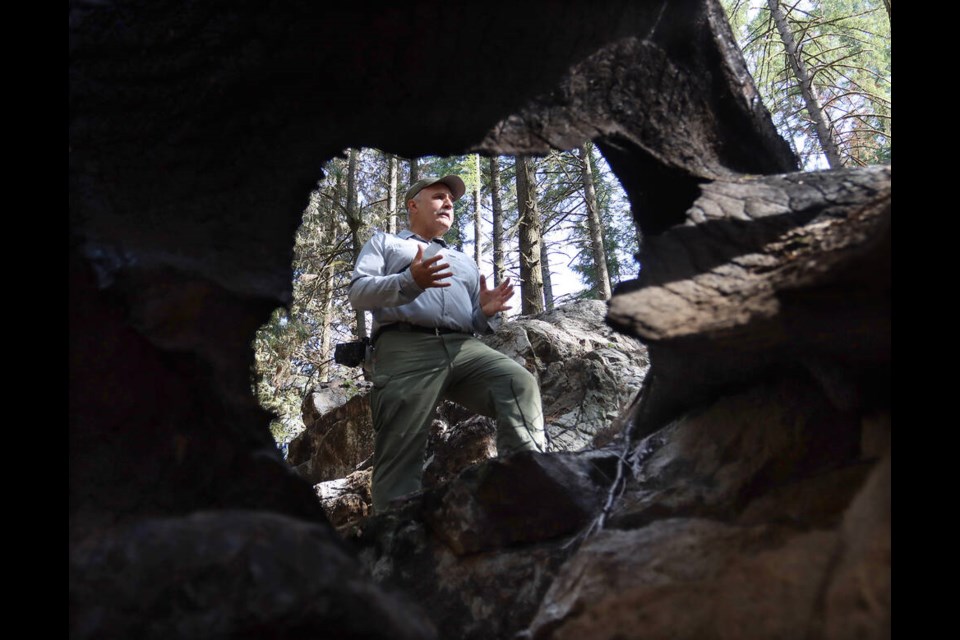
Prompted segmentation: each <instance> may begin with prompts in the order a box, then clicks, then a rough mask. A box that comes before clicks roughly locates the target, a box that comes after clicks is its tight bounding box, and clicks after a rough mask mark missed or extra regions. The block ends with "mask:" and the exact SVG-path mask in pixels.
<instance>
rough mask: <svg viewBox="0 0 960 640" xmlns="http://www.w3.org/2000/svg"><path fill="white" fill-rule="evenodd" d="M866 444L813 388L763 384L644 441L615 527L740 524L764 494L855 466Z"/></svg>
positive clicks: (785, 382) (806, 383)
mask: <svg viewBox="0 0 960 640" xmlns="http://www.w3.org/2000/svg"><path fill="white" fill-rule="evenodd" d="M859 440H860V424H859V421H858V420H857V419H856V417H855V416H853V415H851V414H849V413H843V412H839V411H837V410H836V409H835V408H834V407H833V406H832V405H831V404H830V402H829V401H828V399H827V398H826V397H825V396H824V394H823V393H822V392H821V390H820V389H819V388H818V387H817V386H816V385H815V383H814V382H813V381H811V380H809V379H806V380H805V379H803V378H784V379H781V380H771V381H769V382H766V383H761V384H758V385H757V386H755V387H753V388H751V389H747V390H745V391H742V392H740V393H738V394H731V395H729V396H726V397H723V398H721V399H719V400H717V401H716V402H714V403H713V404H710V405H708V406H705V407H702V408H700V409H698V410H693V411H691V412H690V413H688V414H687V415H685V416H683V417H681V418H679V419H677V420H675V421H674V422H672V423H670V424H669V425H667V426H665V427H664V428H663V429H661V430H659V431H657V432H655V433H653V434H652V435H650V436H648V437H646V438H644V439H643V440H642V441H641V442H639V443H638V444H637V446H636V449H635V451H634V454H633V455H634V458H635V461H634V466H635V469H636V472H635V474H634V479H633V480H632V481H631V482H630V483H629V484H628V486H627V488H626V491H625V493H624V496H623V498H622V500H621V501H620V502H619V503H618V505H617V507H616V509H615V510H614V512H613V516H612V518H611V526H617V527H637V526H641V525H642V524H645V523H647V522H650V521H652V520H656V519H659V518H664V517H676V516H710V517H718V518H721V519H731V518H734V517H736V514H737V513H739V511H740V510H741V509H742V508H743V506H744V505H745V503H746V502H747V501H749V500H750V499H752V498H754V497H756V496H757V495H759V494H760V493H764V492H767V491H770V490H771V489H772V488H773V487H777V486H781V485H784V484H788V483H790V482H792V481H794V480H797V479H799V478H802V477H805V476H807V475H809V474H811V473H815V472H818V471H826V470H829V469H832V468H836V467H839V466H842V465H845V464H849V463H850V462H852V461H854V460H856V459H857V456H858V445H859ZM842 506H844V507H845V504H844V505H842Z"/></svg>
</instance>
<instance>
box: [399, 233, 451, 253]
mask: <svg viewBox="0 0 960 640" xmlns="http://www.w3.org/2000/svg"><path fill="white" fill-rule="evenodd" d="M397 235H398V236H399V237H401V238H403V239H404V240H406V239H407V238H416V239H417V240H422V241H423V242H426V243H427V244H430V242H436V243H437V244H439V245H440V246H441V247H443V248H444V249H446V248H447V242H446V241H445V240H444V239H443V238H434V239H433V240H432V241H431V240H427V239H426V238H422V237H420V236H418V235H417V234H415V233H414V232H413V231H410V229H404V230H403V231H401V232H400V233H398V234H397Z"/></svg>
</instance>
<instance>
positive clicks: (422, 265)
mask: <svg viewBox="0 0 960 640" xmlns="http://www.w3.org/2000/svg"><path fill="white" fill-rule="evenodd" d="M441 258H443V256H441V255H440V254H437V255H435V256H433V257H432V258H427V259H426V260H424V259H423V245H421V244H419V243H418V244H417V255H416V256H414V258H413V262H411V263H410V273H412V274H413V279H414V281H416V283H417V285H418V286H419V287H420V288H421V289H429V288H430V287H449V286H450V283H449V282H441V280H443V279H444V278H449V277H450V276H452V275H453V273H451V272H450V271H446V272H445V271H443V270H444V269H449V268H450V265H449V264H446V263H444V264H437V262H439V261H440V259H441Z"/></svg>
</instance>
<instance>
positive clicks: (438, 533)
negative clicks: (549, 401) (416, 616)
mask: <svg viewBox="0 0 960 640" xmlns="http://www.w3.org/2000/svg"><path fill="white" fill-rule="evenodd" d="M615 461H616V459H615V457H613V456H612V455H610V454H606V453H602V452H580V453H568V454H542V453H520V454H516V455H513V456H510V457H508V458H504V459H497V460H487V461H485V462H483V463H480V464H478V465H476V466H474V467H471V468H470V469H468V470H467V471H465V472H463V473H461V474H460V475H459V476H457V477H456V478H454V479H452V480H451V481H450V482H448V483H446V484H444V485H441V486H437V487H434V488H431V489H427V490H425V491H424V492H423V493H421V494H417V495H414V496H412V497H410V498H409V499H407V500H406V501H403V502H401V503H400V504H398V505H397V507H396V508H394V509H390V510H388V511H386V512H384V513H381V514H377V515H374V516H371V517H369V518H367V519H365V520H362V521H359V522H355V523H353V524H352V525H351V526H349V527H346V528H345V529H344V534H345V536H346V538H347V540H348V541H349V542H351V543H353V544H354V545H355V546H356V548H357V549H358V552H359V556H360V558H361V560H363V561H364V562H365V563H366V565H367V566H368V568H369V571H370V574H371V575H372V576H373V577H374V579H375V580H377V581H378V582H380V583H383V584H390V585H395V586H397V587H400V588H402V589H403V590H404V592H405V593H407V594H410V595H411V597H413V598H415V599H416V601H417V602H419V603H420V604H421V605H422V606H423V607H425V608H426V609H427V610H429V611H430V612H431V619H432V620H433V621H434V623H435V624H436V625H437V629H438V632H439V634H440V635H441V636H442V637H445V638H463V639H465V640H489V639H491V638H512V637H513V636H514V634H515V633H516V632H517V631H519V630H520V629H523V628H524V627H525V626H526V625H527V624H528V623H529V620H530V619H531V617H532V616H533V614H534V612H535V611H536V609H537V607H538V605H539V603H540V599H541V598H542V596H543V594H544V592H545V591H546V589H547V588H548V587H549V585H550V583H551V581H552V580H553V577H554V575H555V574H556V571H557V569H558V568H559V567H560V565H561V564H562V563H563V561H564V560H565V559H566V558H567V557H569V555H570V554H571V553H573V551H574V550H575V549H576V545H577V539H576V536H575V535H574V536H571V535H570V534H577V533H578V532H579V531H580V530H581V529H582V528H583V527H584V525H586V524H587V523H589V521H590V520H591V518H592V517H593V515H594V514H595V513H596V511H597V509H598V507H599V501H600V500H602V498H603V496H604V495H605V493H604V492H605V487H607V486H608V485H609V484H610V482H611V480H612V478H613V476H614V464H615Z"/></svg>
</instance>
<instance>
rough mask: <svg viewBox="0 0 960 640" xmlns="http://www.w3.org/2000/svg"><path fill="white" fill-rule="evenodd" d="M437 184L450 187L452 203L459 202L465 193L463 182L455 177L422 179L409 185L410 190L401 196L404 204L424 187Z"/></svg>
mask: <svg viewBox="0 0 960 640" xmlns="http://www.w3.org/2000/svg"><path fill="white" fill-rule="evenodd" d="M439 183H443V184H445V185H447V186H448V187H450V191H451V192H452V193H453V201H454V202H456V201H457V200H459V199H460V197H461V196H463V194H464V193H465V192H466V191H467V187H466V185H465V184H463V180H461V179H460V178H459V177H457V176H443V177H442V178H423V179H421V180H417V181H416V182H414V183H413V184H412V185H410V188H409V189H407V192H406V193H405V194H403V202H404V203H407V202H409V201H410V200H411V199H412V198H413V197H415V196H416V195H417V194H418V193H420V190H421V189H423V188H424V187H429V186H430V185H434V184H439Z"/></svg>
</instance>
